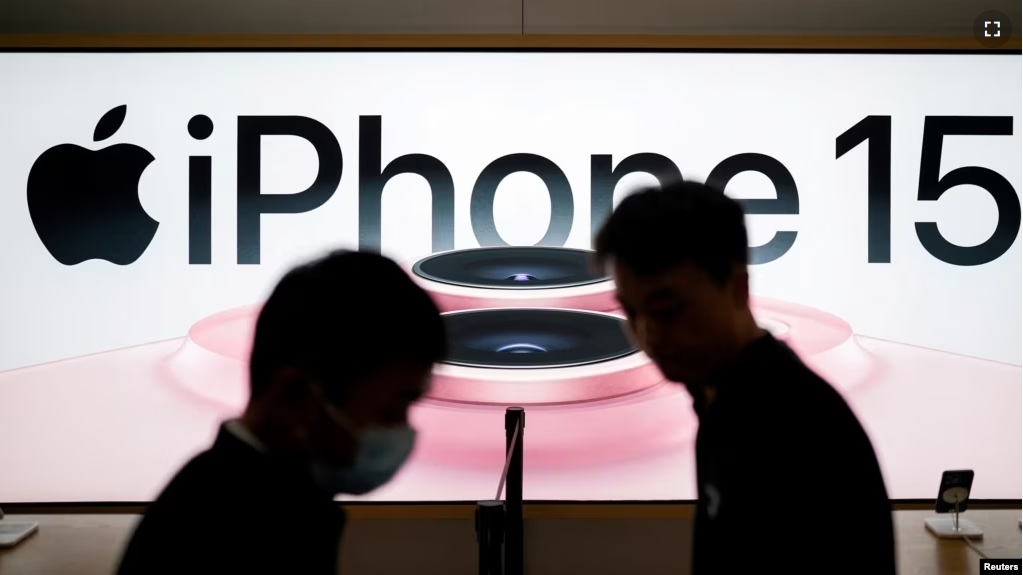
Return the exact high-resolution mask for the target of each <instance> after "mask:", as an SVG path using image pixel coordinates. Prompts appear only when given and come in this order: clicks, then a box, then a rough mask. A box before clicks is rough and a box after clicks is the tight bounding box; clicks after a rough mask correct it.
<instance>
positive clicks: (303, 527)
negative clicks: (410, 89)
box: [119, 252, 446, 575]
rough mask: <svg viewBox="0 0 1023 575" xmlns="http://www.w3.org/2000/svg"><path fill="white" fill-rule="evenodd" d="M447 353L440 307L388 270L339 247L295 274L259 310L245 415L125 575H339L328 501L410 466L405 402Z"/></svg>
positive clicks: (156, 525) (173, 489) (189, 470)
mask: <svg viewBox="0 0 1023 575" xmlns="http://www.w3.org/2000/svg"><path fill="white" fill-rule="evenodd" d="M445 352H446V336H445V332H444V325H443V323H442V320H441V317H440V312H439V311H438V309H437V307H436V306H435V305H434V303H433V302H432V301H431V300H430V298H429V296H428V295H427V294H426V293H425V292H424V291H422V290H421V289H420V288H419V287H417V286H416V285H415V284H414V283H413V282H412V280H411V279H410V278H409V277H408V276H407V275H406V274H405V272H404V271H402V270H401V269H400V268H399V267H398V266H397V265H396V264H395V263H394V262H392V261H390V260H388V259H386V258H384V257H381V256H378V255H373V254H367V253H357V252H336V253H333V254H331V255H329V256H327V257H325V258H323V259H320V260H317V261H314V262H312V263H309V264H306V265H303V266H300V267H298V268H296V269H294V270H292V271H291V272H290V273H288V274H287V275H286V276H285V277H284V278H283V279H282V280H281V281H280V283H279V284H278V285H277V287H276V288H275V289H274V291H273V293H272V294H271V295H270V297H269V299H268V300H267V301H266V303H265V305H264V306H263V309H262V310H261V312H260V314H259V319H258V321H257V323H256V330H255V337H254V341H253V348H252V355H251V360H250V370H249V371H250V382H251V397H250V399H249V403H248V406H247V407H246V409H245V412H244V414H243V415H242V416H241V417H240V418H238V419H235V420H232V421H228V422H226V423H225V424H224V425H223V427H222V428H221V429H220V432H219V434H218V435H217V438H216V440H215V441H214V443H213V446H212V447H210V448H209V449H208V450H207V451H205V452H203V453H201V454H199V455H198V456H196V457H195V458H194V459H192V460H191V461H190V462H189V463H188V464H187V465H185V467H184V468H183V469H182V470H181V471H180V472H178V474H177V475H176V476H175V477H174V479H173V480H172V481H171V482H170V484H169V485H168V486H167V487H166V488H165V489H164V491H163V493H161V494H160V496H159V497H158V498H157V500H156V501H155V502H154V503H153V504H152V505H151V506H150V507H149V509H148V511H147V512H146V515H145V517H144V518H143V519H142V522H141V523H140V524H139V526H138V528H137V529H136V531H135V534H134V536H133V537H132V539H131V541H130V543H129V545H128V547H127V549H126V551H125V554H124V557H123V559H122V562H121V566H120V570H119V574H120V575H135V574H147V575H153V574H157V575H159V574H174V575H184V574H196V573H210V574H213V573H216V574H218V575H219V574H225V573H240V574H241V573H244V574H251V573H267V574H269V573H274V574H283V573H287V574H289V575H290V574H318V575H319V574H322V575H328V574H331V575H332V574H334V573H336V572H337V562H338V548H339V544H340V537H341V531H342V527H343V525H344V516H343V513H342V511H341V510H340V508H339V507H338V506H337V505H336V504H335V502H334V497H335V495H337V494H340V493H352V494H362V493H366V492H369V491H371V490H373V489H375V488H377V487H379V486H381V485H383V484H384V483H386V482H387V481H389V480H390V479H391V478H392V477H393V476H394V474H395V473H396V472H397V471H398V469H399V468H400V467H401V465H402V464H403V463H404V462H405V460H406V458H407V457H408V456H409V454H410V453H411V451H412V448H413V444H414V442H415V432H414V430H413V429H412V428H411V427H410V426H409V424H408V419H407V414H408V409H409V406H411V405H412V403H414V402H415V401H416V400H418V399H419V398H420V397H421V396H422V394H423V393H424V392H425V391H426V389H427V387H428V385H429V381H430V372H431V368H432V366H433V363H434V362H436V361H438V360H440V359H441V358H442V357H443V356H444V354H445ZM129 432H130V431H129Z"/></svg>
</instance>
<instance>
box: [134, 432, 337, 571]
mask: <svg viewBox="0 0 1023 575" xmlns="http://www.w3.org/2000/svg"><path fill="white" fill-rule="evenodd" d="M343 525H344V515H343V513H342V512H341V510H340V508H339V507H338V506H337V505H336V504H335V503H334V500H333V497H332V496H331V495H329V494H327V493H326V492H324V491H322V490H320V489H319V488H318V487H317V486H316V485H314V484H313V482H312V479H311V478H310V476H309V474H308V473H307V472H306V471H305V470H304V469H302V468H301V467H300V466H295V465H289V464H285V463H283V462H280V461H277V460H275V459H273V458H271V457H269V456H267V455H265V454H264V453H261V452H260V451H259V450H257V449H256V448H255V447H253V446H252V445H250V444H249V443H246V442H245V441H243V440H242V439H240V438H239V437H237V436H236V435H234V434H233V433H232V432H231V431H229V430H228V429H226V428H221V430H220V433H219V435H218V436H217V439H216V441H215V442H214V444H213V446H212V447H211V448H210V449H209V450H207V451H205V452H203V453H201V454H199V455H198V456H196V457H195V458H194V459H192V460H191V461H190V462H189V463H188V464H186V465H185V467H184V468H182V469H181V471H179V472H178V474H177V475H176V476H175V477H174V479H173V480H171V482H170V484H168V485H167V487H166V488H165V489H164V491H163V493H161V494H160V496H159V497H158V498H157V499H156V501H154V502H153V503H152V505H150V506H149V509H148V510H147V511H146V514H145V516H144V517H143V518H142V521H141V522H140V523H139V525H138V527H137V528H136V530H135V533H134V535H133V536H132V538H131V541H130V542H129V544H128V547H127V549H126V550H125V553H124V556H123V558H122V561H121V566H120V569H119V571H118V574H119V575H143V574H145V575H161V574H167V575H170V574H174V575H183V574H186V573H187V574H189V575H194V574H206V573H209V574H214V573H215V574H218V575H222V574H224V573H245V574H253V573H267V574H270V573H274V574H281V573H287V574H289V575H291V574H296V575H302V574H310V575H313V574H315V575H335V574H336V573H337V555H338V547H339V545H340V538H341V530H342V527H343Z"/></svg>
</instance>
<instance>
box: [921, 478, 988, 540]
mask: <svg viewBox="0 0 1023 575" xmlns="http://www.w3.org/2000/svg"><path fill="white" fill-rule="evenodd" d="M969 496H970V493H969V491H967V490H966V489H964V488H962V487H952V488H951V489H948V490H946V491H944V492H943V493H942V494H941V498H942V499H944V500H945V502H946V503H951V504H952V505H954V508H953V511H952V517H932V518H931V519H926V520H924V525H926V526H927V530H928V531H930V532H931V533H933V534H934V535H935V536H936V537H940V538H942V539H963V538H964V537H965V538H968V539H980V538H983V537H984V531H983V530H982V529H981V528H980V527H978V526H977V525H976V524H975V523H973V522H972V521H970V520H969V519H961V518H960V517H959V504H960V503H961V502H963V501H966V498H967V497H969Z"/></svg>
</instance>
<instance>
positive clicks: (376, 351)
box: [249, 250, 447, 400]
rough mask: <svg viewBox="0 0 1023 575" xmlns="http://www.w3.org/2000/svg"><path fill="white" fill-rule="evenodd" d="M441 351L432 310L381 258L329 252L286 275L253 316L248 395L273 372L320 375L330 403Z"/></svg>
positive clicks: (439, 326) (439, 327)
mask: <svg viewBox="0 0 1023 575" xmlns="http://www.w3.org/2000/svg"><path fill="white" fill-rule="evenodd" d="M446 353H447V336H446V333H445V329H444V322H443V320H442V319H441V316H440V310H439V309H438V308H437V305H436V304H435V303H434V302H433V300H432V299H430V296H429V295H427V293H426V292H425V291H423V289H422V288H420V287H419V286H418V285H416V284H415V283H414V282H413V281H412V279H411V278H410V277H409V275H408V274H407V273H405V271H403V270H402V269H401V268H400V267H399V266H398V265H397V264H396V263H394V262H393V261H391V260H390V259H387V258H386V257H383V256H380V255H377V254H373V253H365V252H354V251H344V250H342V251H336V252H333V253H331V254H329V255H327V256H325V257H323V258H320V259H317V260H315V261H312V262H309V263H306V264H304V265H301V266H298V267H296V268H295V269H293V270H291V271H290V272H288V273H287V274H286V275H285V276H284V277H283V278H282V279H281V281H280V282H279V283H278V284H277V287H275V288H274V290H273V293H271V294H270V297H269V299H267V301H266V303H265V304H264V306H263V309H262V310H261V311H260V313H259V319H258V320H257V321H256V332H255V337H254V342H253V346H252V356H251V358H250V360H249V375H250V382H251V392H252V396H253V397H255V396H257V395H259V394H260V393H261V392H262V391H263V390H264V389H265V388H266V386H267V384H268V382H269V380H270V378H271V377H272V376H273V374H274V372H275V371H276V370H279V369H281V368H287V367H291V368H296V369H300V370H303V371H305V372H306V373H308V374H310V375H311V376H313V377H316V378H318V379H321V380H322V381H323V383H324V385H325V387H326V388H327V393H329V394H330V396H331V398H332V399H334V400H343V398H344V395H345V392H346V390H347V388H348V385H350V383H351V382H352V381H354V380H357V379H359V378H361V377H364V376H366V375H369V374H371V373H373V372H375V371H376V370H379V369H381V368H383V367H384V366H386V365H388V364H392V363H408V364H413V365H415V364H419V365H423V366H424V367H426V366H429V365H431V364H433V363H435V362H437V361H439V360H441V359H442V358H443V357H444V356H445V354H446Z"/></svg>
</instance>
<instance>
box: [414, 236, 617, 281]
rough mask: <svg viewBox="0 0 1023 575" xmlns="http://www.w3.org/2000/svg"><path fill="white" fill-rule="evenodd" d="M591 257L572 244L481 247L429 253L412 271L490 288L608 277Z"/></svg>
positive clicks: (426, 276) (416, 273)
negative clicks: (569, 246)
mask: <svg viewBox="0 0 1023 575" xmlns="http://www.w3.org/2000/svg"><path fill="white" fill-rule="evenodd" d="M590 260H591V252H589V251H587V250H576V249H571V248H555V247H545V246H525V247H498V248H478V249H469V250H459V251H452V252H444V253H440V254H436V255H433V256H429V257H427V258H425V259H422V260H420V261H418V262H417V263H416V264H415V265H414V266H413V267H412V272H413V273H414V274H415V275H416V276H418V277H420V278H422V279H425V280H429V281H433V282H439V283H444V284H450V285H457V286H466V287H478V288H490V289H502V288H503V289H539V288H565V287H575V286H583V285H588V284H593V283H598V282H603V281H607V280H608V279H609V278H608V277H607V275H605V274H602V273H598V272H597V271H596V270H594V269H593V267H592V266H591V264H590Z"/></svg>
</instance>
